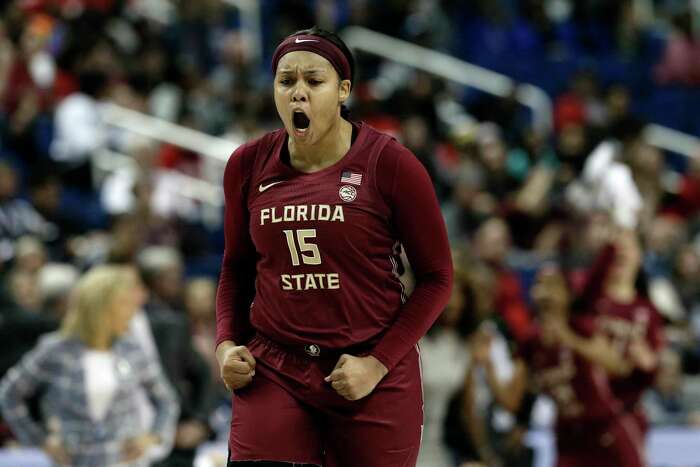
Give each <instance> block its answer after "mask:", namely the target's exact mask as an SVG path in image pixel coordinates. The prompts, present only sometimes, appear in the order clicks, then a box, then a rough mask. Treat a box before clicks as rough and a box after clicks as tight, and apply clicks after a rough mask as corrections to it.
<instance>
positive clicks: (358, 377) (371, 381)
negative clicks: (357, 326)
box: [325, 354, 389, 401]
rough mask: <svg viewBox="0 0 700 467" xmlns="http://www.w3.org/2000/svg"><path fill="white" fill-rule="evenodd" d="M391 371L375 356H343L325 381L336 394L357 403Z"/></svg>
mask: <svg viewBox="0 0 700 467" xmlns="http://www.w3.org/2000/svg"><path fill="white" fill-rule="evenodd" d="M388 371H389V370H387V369H386V367H385V366H384V365H383V364H382V362H380V361H379V360H377V359H376V358H375V357H373V356H371V355H370V356H367V357H353V356H352V355H347V354H343V355H341V356H340V358H339V359H338V363H337V364H336V365H335V368H334V369H333V371H332V372H331V374H330V375H328V376H326V378H325V381H326V382H328V383H331V386H332V387H333V389H335V392H337V393H338V394H340V395H341V396H343V397H344V398H346V399H347V400H349V401H356V400H358V399H362V398H363V397H365V396H367V395H368V394H370V393H371V392H372V391H374V388H375V387H377V384H379V382H380V381H381V380H382V378H383V377H384V375H386V374H387V373H388Z"/></svg>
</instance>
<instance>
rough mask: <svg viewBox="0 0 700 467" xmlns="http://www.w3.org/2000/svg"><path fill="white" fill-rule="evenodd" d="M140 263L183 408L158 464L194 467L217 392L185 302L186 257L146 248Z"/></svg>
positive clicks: (163, 355)
mask: <svg viewBox="0 0 700 467" xmlns="http://www.w3.org/2000/svg"><path fill="white" fill-rule="evenodd" d="M138 264H139V269H140V271H141V276H142V277H143V278H144V282H145V284H146V286H147V287H148V291H149V301H148V302H147V303H146V306H145V310H146V316H147V318H148V322H149V324H150V328H151V332H152V334H153V338H154V341H155V345H156V348H157V350H158V355H159V356H160V360H161V362H162V364H163V369H164V370H165V374H166V375H167V377H168V380H169V381H170V382H171V383H172V385H173V386H174V387H175V390H176V392H177V395H178V399H179V402H180V407H181V413H180V419H179V421H178V426H177V434H176V437H175V448H174V449H173V452H172V454H171V455H170V457H169V458H168V459H166V460H164V461H163V462H162V463H161V464H157V465H161V466H162V467H168V466H176V465H191V463H192V462H193V461H194V456H195V452H196V449H197V446H198V445H199V444H200V443H202V442H203V441H204V440H206V439H207V438H208V437H209V435H210V428H209V414H210V411H211V410H212V403H213V401H212V396H213V393H212V377H211V375H210V372H209V365H208V363H207V362H206V361H205V360H204V358H203V357H202V356H201V355H200V354H199V352H197V351H196V350H195V348H194V342H193V336H192V334H191V327H190V323H189V322H188V319H187V315H186V314H185V310H184V308H183V306H182V303H183V296H182V293H183V289H184V282H183V277H182V274H183V270H182V267H183V266H182V259H181V257H180V255H179V253H178V252H177V251H176V250H175V249H173V248H169V247H148V248H146V249H144V250H143V251H142V252H141V253H140V255H139V257H138Z"/></svg>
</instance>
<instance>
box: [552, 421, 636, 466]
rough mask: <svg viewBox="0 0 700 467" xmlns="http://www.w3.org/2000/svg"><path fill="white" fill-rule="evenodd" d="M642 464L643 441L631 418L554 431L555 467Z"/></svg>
mask: <svg viewBox="0 0 700 467" xmlns="http://www.w3.org/2000/svg"><path fill="white" fill-rule="evenodd" d="M591 466H596V467H643V466H646V462H645V460H644V442H643V439H642V437H641V436H640V433H639V431H638V430H637V428H636V425H635V424H634V422H633V420H632V417H631V416H629V415H626V414H625V415H622V416H620V417H617V418H614V419H613V420H611V421H610V422H608V423H603V424H600V425H588V426H586V427H585V428H582V429H580V430H570V431H567V432H563V433H562V432H557V464H556V467H591Z"/></svg>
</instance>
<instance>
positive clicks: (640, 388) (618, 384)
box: [595, 296, 664, 410]
mask: <svg viewBox="0 0 700 467" xmlns="http://www.w3.org/2000/svg"><path fill="white" fill-rule="evenodd" d="M595 311H596V313H597V316H598V318H597V327H598V329H599V330H600V331H602V332H603V333H604V334H605V335H606V336H608V337H609V338H610V339H611V340H612V342H613V345H615V346H616V347H617V348H618V349H619V350H620V351H621V352H622V353H623V355H625V356H628V355H629V347H630V343H631V342H632V341H633V340H634V339H636V338H642V339H644V340H646V342H647V344H648V345H649V346H650V347H651V348H652V349H653V350H654V351H655V352H658V351H660V350H661V347H662V346H663V342H664V339H663V327H662V323H661V317H660V316H659V313H658V312H657V311H656V308H655V307H654V306H653V305H652V304H651V303H649V301H648V300H646V299H643V298H640V297H637V298H636V299H635V300H634V301H632V302H631V303H627V304H624V303H617V302H615V301H613V300H611V299H610V298H608V297H605V296H603V297H600V298H599V299H598V300H597V301H596V302H595ZM653 380H654V372H644V371H641V370H639V369H636V370H634V371H633V372H632V373H631V374H630V375H628V376H626V377H624V378H614V379H612V388H613V391H614V393H615V395H616V396H617V397H618V398H619V399H620V400H621V401H622V402H623V403H624V404H625V407H626V408H627V409H630V410H631V409H632V408H634V406H635V405H636V404H637V403H638V402H639V400H640V399H641V397H642V395H643V394H644V391H645V390H646V389H647V388H649V387H650V386H651V385H652V384H653Z"/></svg>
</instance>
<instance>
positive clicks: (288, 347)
mask: <svg viewBox="0 0 700 467" xmlns="http://www.w3.org/2000/svg"><path fill="white" fill-rule="evenodd" d="M254 339H256V340H258V341H260V342H262V343H264V344H265V345H269V346H271V347H276V348H278V349H280V350H283V351H285V352H289V353H293V354H299V355H303V356H306V357H310V358H318V359H324V360H328V359H335V360H337V359H338V358H340V356H341V355H343V354H348V355H353V356H363V355H367V354H369V352H371V351H372V349H373V348H374V345H375V344H374V343H362V344H356V345H352V346H350V347H345V348H341V349H338V348H329V347H323V346H321V345H318V344H315V343H313V342H309V343H307V344H282V343H280V342H277V341H275V340H274V339H270V338H269V337H267V336H265V335H264V334H262V333H260V332H258V333H256V334H255V337H254Z"/></svg>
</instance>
